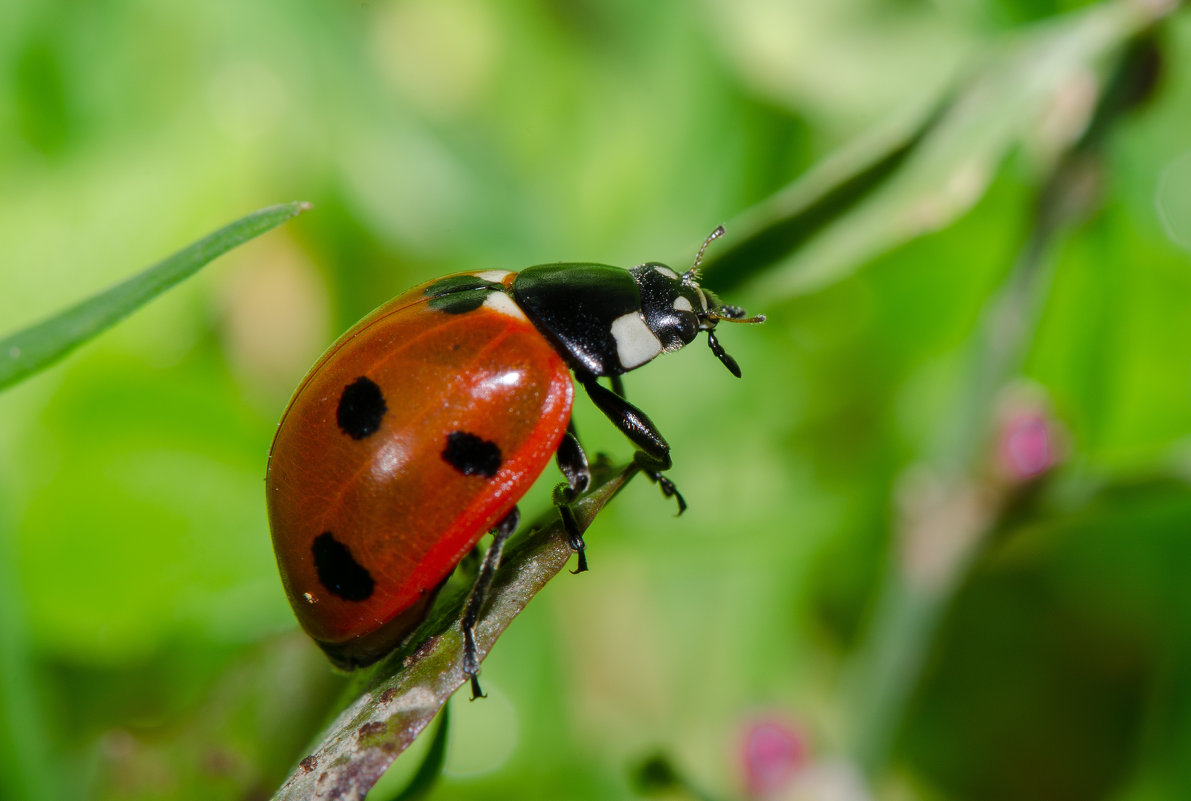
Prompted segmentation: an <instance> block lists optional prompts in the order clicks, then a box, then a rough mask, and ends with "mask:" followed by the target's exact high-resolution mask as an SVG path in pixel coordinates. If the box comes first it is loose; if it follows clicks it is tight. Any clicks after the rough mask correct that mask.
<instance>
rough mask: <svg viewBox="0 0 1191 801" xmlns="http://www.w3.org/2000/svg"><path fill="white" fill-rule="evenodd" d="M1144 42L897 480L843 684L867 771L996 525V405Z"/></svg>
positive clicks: (1148, 68)
mask: <svg viewBox="0 0 1191 801" xmlns="http://www.w3.org/2000/svg"><path fill="white" fill-rule="evenodd" d="M1156 53H1157V50H1156V46H1155V44H1154V41H1153V39H1152V36H1151V35H1149V34H1147V35H1144V36H1142V37H1139V38H1138V40H1137V41H1136V42H1134V43H1133V44H1132V45H1131V46H1130V47H1128V48H1126V49H1125V51H1124V52H1123V54H1122V55H1121V57H1120V59H1119V61H1118V63H1117V64H1116V65H1115V69H1114V71H1113V74H1112V77H1111V79H1110V81H1109V82H1108V84H1107V86H1106V88H1105V90H1104V91H1103V92H1102V93H1101V95H1100V98H1099V102H1098V104H1097V107H1096V109H1095V111H1094V113H1093V114H1092V116H1091V118H1090V121H1089V123H1088V125H1087V127H1086V129H1085V132H1084V134H1083V135H1082V136H1081V137H1080V138H1079V139H1078V140H1077V141H1076V142H1074V143H1073V144H1072V146H1071V147H1070V148H1069V149H1068V150H1067V151H1066V152H1065V153H1064V154H1063V155H1062V156H1061V157H1060V158H1059V159H1058V160H1057V161H1056V163H1055V167H1054V169H1053V171H1052V173H1051V175H1050V177H1049V179H1048V180H1047V181H1046V182H1045V183H1044V185H1043V186H1042V188H1041V190H1040V192H1039V194H1038V198H1037V202H1036V204H1035V205H1034V208H1033V210H1032V214H1031V218H1030V221H1029V223H1030V225H1029V233H1028V236H1027V239H1026V241H1025V243H1024V244H1023V246H1022V248H1021V251H1020V253H1019V255H1018V258H1017V260H1016V262H1015V264H1014V266H1013V269H1012V270H1011V271H1010V272H1009V274H1008V276H1007V278H1006V280H1005V282H1004V285H1003V286H1002V287H1001V289H1000V290H999V291H998V292H997V294H996V295H995V297H994V299H993V300H992V302H991V303H990V304H989V307H988V310H987V312H986V314H985V316H984V318H983V320H982V322H981V326H980V329H979V331H978V332H977V334H976V336H975V337H974V340H973V346H972V349H971V354H970V358H969V361H968V364H969V365H970V375H969V378H968V381H967V382H966V386H965V391H964V392H963V393H962V395H961V397H960V398H959V401H960V402H959V403H957V407H956V414H955V416H954V419H953V420H952V421H951V427H950V429H949V431H948V436H946V437H945V438H944V440H943V441H942V444H941V447H939V449H938V450H937V452H936V453H935V455H934V457H933V458H932V459H930V460H929V466H927V467H924V468H916V469H915V470H914V471H912V472H911V473H910V474H909V475H908V476H907V480H906V481H905V482H903V487H902V490H903V491H902V492H901V493H900V494H901V498H900V499H899V500H900V501H901V504H900V505H901V507H902V509H901V515H900V517H899V519H898V521H897V522H896V523H895V525H894V542H895V548H894V553H893V555H892V558H890V559H889V560H888V567H887V569H886V572H885V575H884V576H883V578H882V582H881V587H880V589H879V591H878V595H877V598H876V603H875V611H874V614H873V618H872V620H871V621H870V627H869V630H868V635H867V637H866V639H865V640H864V641H863V642H862V644H861V646H860V647H859V648H858V649H857V651H856V653H855V655H854V659H853V663H852V665H851V668H850V670H849V672H848V674H847V676H846V678H845V682H846V683H845V691H846V693H847V705H848V710H849V713H850V715H849V721H850V722H851V724H852V726H853V730H852V733H851V734H852V737H851V743H850V745H851V750H852V754H853V757H854V758H855V759H856V761H857V763H858V764H859V765H860V767H861V769H862V770H864V771H865V772H866V773H867V774H869V775H870V776H871V775H874V774H876V773H877V772H878V771H879V770H880V769H881V767H882V766H883V765H884V763H885V761H886V758H887V755H888V753H889V750H890V746H891V743H892V740H893V738H894V736H895V734H896V732H897V728H898V726H899V725H900V723H901V721H902V719H903V717H904V712H905V709H906V706H907V703H908V701H909V698H910V695H911V693H913V691H914V689H915V688H916V686H917V684H918V679H919V676H920V674H921V669H922V663H923V660H924V658H925V655H926V652H927V650H928V648H929V646H930V642H931V640H932V638H933V636H934V633H935V630H936V629H937V626H938V622H939V619H940V618H941V617H942V615H943V614H944V612H945V610H946V609H947V607H948V605H949V604H950V602H951V599H952V598H953V597H954V595H955V592H956V590H957V588H958V587H959V586H960V585H961V584H962V582H963V581H964V579H965V578H966V577H967V575H968V573H969V571H970V567H971V565H972V563H973V562H974V561H975V559H976V558H977V556H978V555H979V553H980V550H981V547H982V546H983V545H984V544H985V542H986V540H987V537H988V534H989V533H990V532H991V531H992V530H994V529H995V528H996V526H997V524H998V521H999V519H1000V517H1001V514H1002V512H1003V511H1004V509H1005V508H1006V506H1007V505H1008V502H1009V500H1010V499H1011V497H1012V493H1013V491H1014V487H1012V486H1011V485H1009V484H1006V483H1003V482H999V481H997V480H995V479H992V478H990V475H989V471H988V463H989V459H990V442H991V439H992V432H993V429H994V424H995V418H996V405H997V403H998V398H999V397H1000V396H1001V395H1002V394H1003V392H1004V390H1005V389H1006V387H1008V386H1009V385H1010V383H1011V382H1012V381H1013V380H1014V379H1015V377H1016V376H1018V374H1019V373H1020V369H1021V365H1022V362H1023V360H1024V358H1025V355H1026V353H1027V350H1028V348H1029V345H1030V342H1031V341H1032V339H1033V335H1034V331H1035V328H1036V325H1037V321H1038V316H1039V312H1040V310H1041V308H1042V306H1043V301H1044V300H1045V298H1046V295H1047V290H1048V288H1049V286H1050V282H1051V273H1052V269H1051V267H1052V265H1051V262H1050V260H1049V259H1048V258H1047V254H1048V252H1049V250H1050V246H1051V244H1052V243H1053V241H1054V238H1055V235H1056V234H1057V233H1059V232H1060V231H1061V230H1062V229H1063V228H1065V227H1066V226H1069V225H1070V224H1072V223H1073V222H1074V221H1077V220H1079V219H1081V218H1083V217H1084V216H1085V215H1086V213H1087V211H1088V209H1089V208H1090V206H1091V204H1092V203H1093V202H1094V200H1095V198H1097V197H1098V195H1099V192H1098V189H1099V184H1100V180H1099V179H1100V174H1099V166H1100V165H1099V161H1098V159H1097V158H1096V152H1097V150H1098V146H1099V144H1100V143H1101V141H1102V139H1103V137H1104V135H1105V134H1106V133H1107V131H1108V130H1109V129H1110V128H1111V123H1112V122H1114V121H1115V120H1117V119H1119V117H1120V116H1121V114H1122V113H1123V112H1125V111H1127V110H1129V109H1130V108H1132V107H1133V106H1135V105H1137V104H1138V102H1139V101H1140V100H1142V99H1145V97H1147V96H1148V93H1149V91H1150V90H1151V89H1152V86H1153V82H1154V77H1155V72H1154V63H1155V58H1156V56H1155V54H1156Z"/></svg>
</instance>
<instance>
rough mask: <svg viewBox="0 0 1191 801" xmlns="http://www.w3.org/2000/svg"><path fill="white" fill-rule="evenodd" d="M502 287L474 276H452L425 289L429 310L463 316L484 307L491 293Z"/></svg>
mask: <svg viewBox="0 0 1191 801" xmlns="http://www.w3.org/2000/svg"><path fill="white" fill-rule="evenodd" d="M503 290H504V287H503V286H501V285H500V284H498V283H494V282H492V281H485V280H484V279H483V278H478V277H476V276H474V275H452V276H448V277H446V278H444V279H442V280H441V281H435V282H434V283H433V284H431V285H430V286H428V287H426V293H425V294H426V296H427V297H428V298H430V301H429V304H430V308H432V309H437V310H438V311H441V312H446V313H447V314H465V313H467V312H469V311H475V310H476V309H478V308H480V307H481V306H483V305H484V301H485V300H487V299H488V296H489V295H490V294H492V293H493V292H501V291H503Z"/></svg>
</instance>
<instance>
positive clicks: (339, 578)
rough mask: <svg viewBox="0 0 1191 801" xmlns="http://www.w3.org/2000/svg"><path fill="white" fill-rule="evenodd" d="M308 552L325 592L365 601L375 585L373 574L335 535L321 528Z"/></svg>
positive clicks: (352, 599)
mask: <svg viewBox="0 0 1191 801" xmlns="http://www.w3.org/2000/svg"><path fill="white" fill-rule="evenodd" d="M311 552H312V553H313V554H314V569H315V570H316V571H317V572H318V580H319V581H320V582H321V583H322V585H323V586H324V587H326V588H327V592H330V593H332V594H334V595H338V596H339V597H340V598H342V599H343V600H345V601H366V600H368V598H370V597H371V596H372V590H373V589H374V588H375V586H376V585H375V584H374V583H373V581H372V576H371V575H370V574H369V573H368V571H367V570H366V569H365V568H364V567H363V566H362V565H361V564H360V563H359V562H357V561H356V560H355V557H353V556H352V552H351V551H350V550H348V547H347V546H346V545H344V544H343V543H342V542H340V541H339V540H337V539H335V535H334V534H332V533H331V532H329V531H324V532H323V533H322V534H319V535H318V536H317V537H315V538H314V545H313V546H312V547H311Z"/></svg>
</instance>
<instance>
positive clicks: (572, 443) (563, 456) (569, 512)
mask: <svg viewBox="0 0 1191 801" xmlns="http://www.w3.org/2000/svg"><path fill="white" fill-rule="evenodd" d="M554 458H555V460H556V461H557V462H558V469H559V471H561V472H562V475H563V478H565V479H566V481H565V482H563V483H562V484H559V485H558V486H557V487H555V488H554V505H555V506H557V507H558V513H559V515H561V516H562V525H563V528H565V529H566V532H567V542H568V543H569V544H570V546H571V550H573V551H574V552H575V553H577V554H578V555H579V562H578V564H577V565H576V566H575V569H574V570H572V571H571V572H572V573H582V572H584V571H585V570H587V550H586V546H585V545H584V543H583V534H582V533H581V532H580V531H579V523H578V521H577V520H576V519H575V512H574V510H573V509H572V508H571V505H572V504H573V503H574V502H575V500H576V499H577V498H578V497H579V496H580V495H582V494H583V493H584V492H585V491H586V490H587V487H588V486H589V485H590V484H591V466H590V465H589V464H588V463H587V454H586V453H584V452H583V446H582V445H580V444H579V437H578V435H576V433H575V423H574V421H572V422H570V423H568V424H567V432H566V433H565V434H563V437H562V442H560V443H559V444H558V450H557V451H556V452H555V454H554Z"/></svg>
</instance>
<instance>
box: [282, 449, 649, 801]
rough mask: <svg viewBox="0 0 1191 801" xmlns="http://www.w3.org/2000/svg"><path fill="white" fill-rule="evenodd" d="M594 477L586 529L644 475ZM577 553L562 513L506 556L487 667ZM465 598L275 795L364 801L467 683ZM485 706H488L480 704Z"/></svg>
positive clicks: (345, 715)
mask: <svg viewBox="0 0 1191 801" xmlns="http://www.w3.org/2000/svg"><path fill="white" fill-rule="evenodd" d="M592 469H593V476H592V479H593V489H591V490H590V491H589V492H588V493H587V494H586V495H584V496H583V497H582V498H580V499H579V501H578V503H577V505H576V509H575V518H576V520H577V522H578V523H579V528H580V529H581V530H586V529H587V527H588V526H590V525H591V522H592V521H593V520H594V519H595V516H596V514H597V513H598V512H599V511H600V509H602V508H603V507H604V506H605V505H606V504H607V503H608V502H609V501H610V500H612V498H613V497H614V496H615V495H616V493H618V492H619V491H620V490H621V488H622V487H624V486H625V484H626V483H627V482H628V480H629V479H630V478H632V476H633V475H634V474H635V473H636V467H634V466H632V465H630V466H628V467H626V468H621V469H616V470H613V469H611V468H610V467H609V466H608V465H607V464H606V463H602V464H596V465H593V466H592ZM572 553H573V552H572V551H571V548H570V546H569V545H568V544H567V538H566V533H565V532H564V531H563V526H562V521H561V519H560V518H559V516H558V513H557V512H556V511H555V510H554V509H551V510H550V511H549V512H547V513H546V514H545V515H543V516H542V517H540V518H539V519H538V520H536V521H534V523H532V524H531V525H530V526H528V527H527V529H526V530H525V533H524V534H521V535H520V536H519V537H518V539H517V541H516V542H515V543H513V544H512V545H510V547H509V548H508V550H506V551H505V556H504V559H503V560H502V562H501V566H500V570H499V571H498V572H497V574H496V578H495V581H494V582H493V585H492V590H491V594H490V597H489V599H488V601H487V603H486V605H485V609H484V610H483V611H482V613H481V614H480V619H479V621H478V623H477V624H476V645H477V646H478V648H479V655H480V659H481V660H483V658H484V657H485V656H486V655H487V654H488V651H489V650H490V649H491V648H492V646H493V644H494V643H495V642H496V639H497V638H498V637H499V636H500V634H501V633H502V632H503V631H504V630H505V628H506V627H507V626H508V625H509V624H510V623H511V622H512V621H513V618H515V617H516V616H517V615H518V614H520V613H521V610H522V609H524V608H525V606H526V604H528V603H529V600H530V599H531V598H532V597H533V596H534V595H536V594H537V593H538V591H539V590H541V589H542V587H544V586H545V585H546V582H548V581H549V580H550V579H551V578H553V577H554V575H555V574H557V573H558V572H559V571H560V570H562V568H563V567H564V566H565V565H566V563H567V561H568V560H569V559H570V558H571V555H572ZM466 599H467V592H466V590H464V591H460V592H457V593H456V594H455V595H454V596H453V597H451V598H450V599H449V600H447V601H446V602H444V603H439V604H436V606H435V609H434V611H433V612H432V613H431V616H430V618H429V619H427V620H426V622H425V623H423V624H422V626H421V627H420V628H419V629H418V630H417V631H416V632H414V634H413V635H412V636H410V637H409V639H408V640H406V642H405V644H403V645H402V646H401V647H400V648H398V649H397V650H396V651H394V652H393V653H392V654H390V655H389V656H388V657H386V658H385V659H384V660H383V661H382V662H380V663H379V664H378V665H377V666H376V667H375V668H370V669H369V670H368V671H366V672H364V673H362V674H361V676H362V679H361V683H362V684H364V685H365V689H364V691H363V693H362V694H361V695H360V696H359V697H358V698H356V699H355V701H353V702H352V703H351V704H350V705H349V706H348V707H347V708H346V709H345V710H344V711H343V712H342V713H341V714H340V715H339V717H338V718H336V719H335V721H334V722H333V723H332V724H331V726H330V728H329V729H328V730H327V731H326V732H325V733H324V735H323V738H322V741H321V743H320V744H319V745H318V747H317V748H315V750H314V751H313V752H312V753H311V754H310V755H308V756H307V757H305V758H304V759H302V761H301V762H300V763H299V764H298V767H297V769H296V770H295V771H294V772H293V773H292V774H290V777H289V778H288V779H287V780H286V782H285V784H283V785H282V786H281V789H280V790H278V791H277V793H276V795H274V796H273V798H274V799H275V801H283V800H284V799H315V798H326V799H332V798H333V799H363V798H364V796H365V794H367V792H368V790H369V789H370V788H371V787H372V786H373V785H374V784H376V782H377V780H378V779H380V777H381V775H382V774H383V773H384V772H385V770H386V769H387V768H388V767H389V765H390V764H392V762H393V760H394V759H396V758H397V756H398V755H399V754H401V753H402V752H403V751H404V750H405V749H406V748H408V747H409V745H410V744H411V743H412V742H413V741H414V740H415V739H416V738H417V736H418V735H419V734H420V733H421V732H422V730H423V729H425V728H426V726H428V725H429V724H430V721H432V720H433V719H434V716H435V715H436V714H437V713H438V710H439V709H440V708H442V706H443V705H444V704H445V703H446V702H447V700H448V699H449V698H450V697H451V694H452V693H454V692H455V690H457V689H458V688H459V687H460V686H461V685H462V684H463V683H464V682H465V681H466V680H467V677H466V676H464V674H463V667H462V665H463V639H462V636H461V635H460V633H459V626H458V623H459V618H460V616H461V614H462V611H463V604H464V602H465V601H466ZM481 703H482V702H481Z"/></svg>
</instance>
